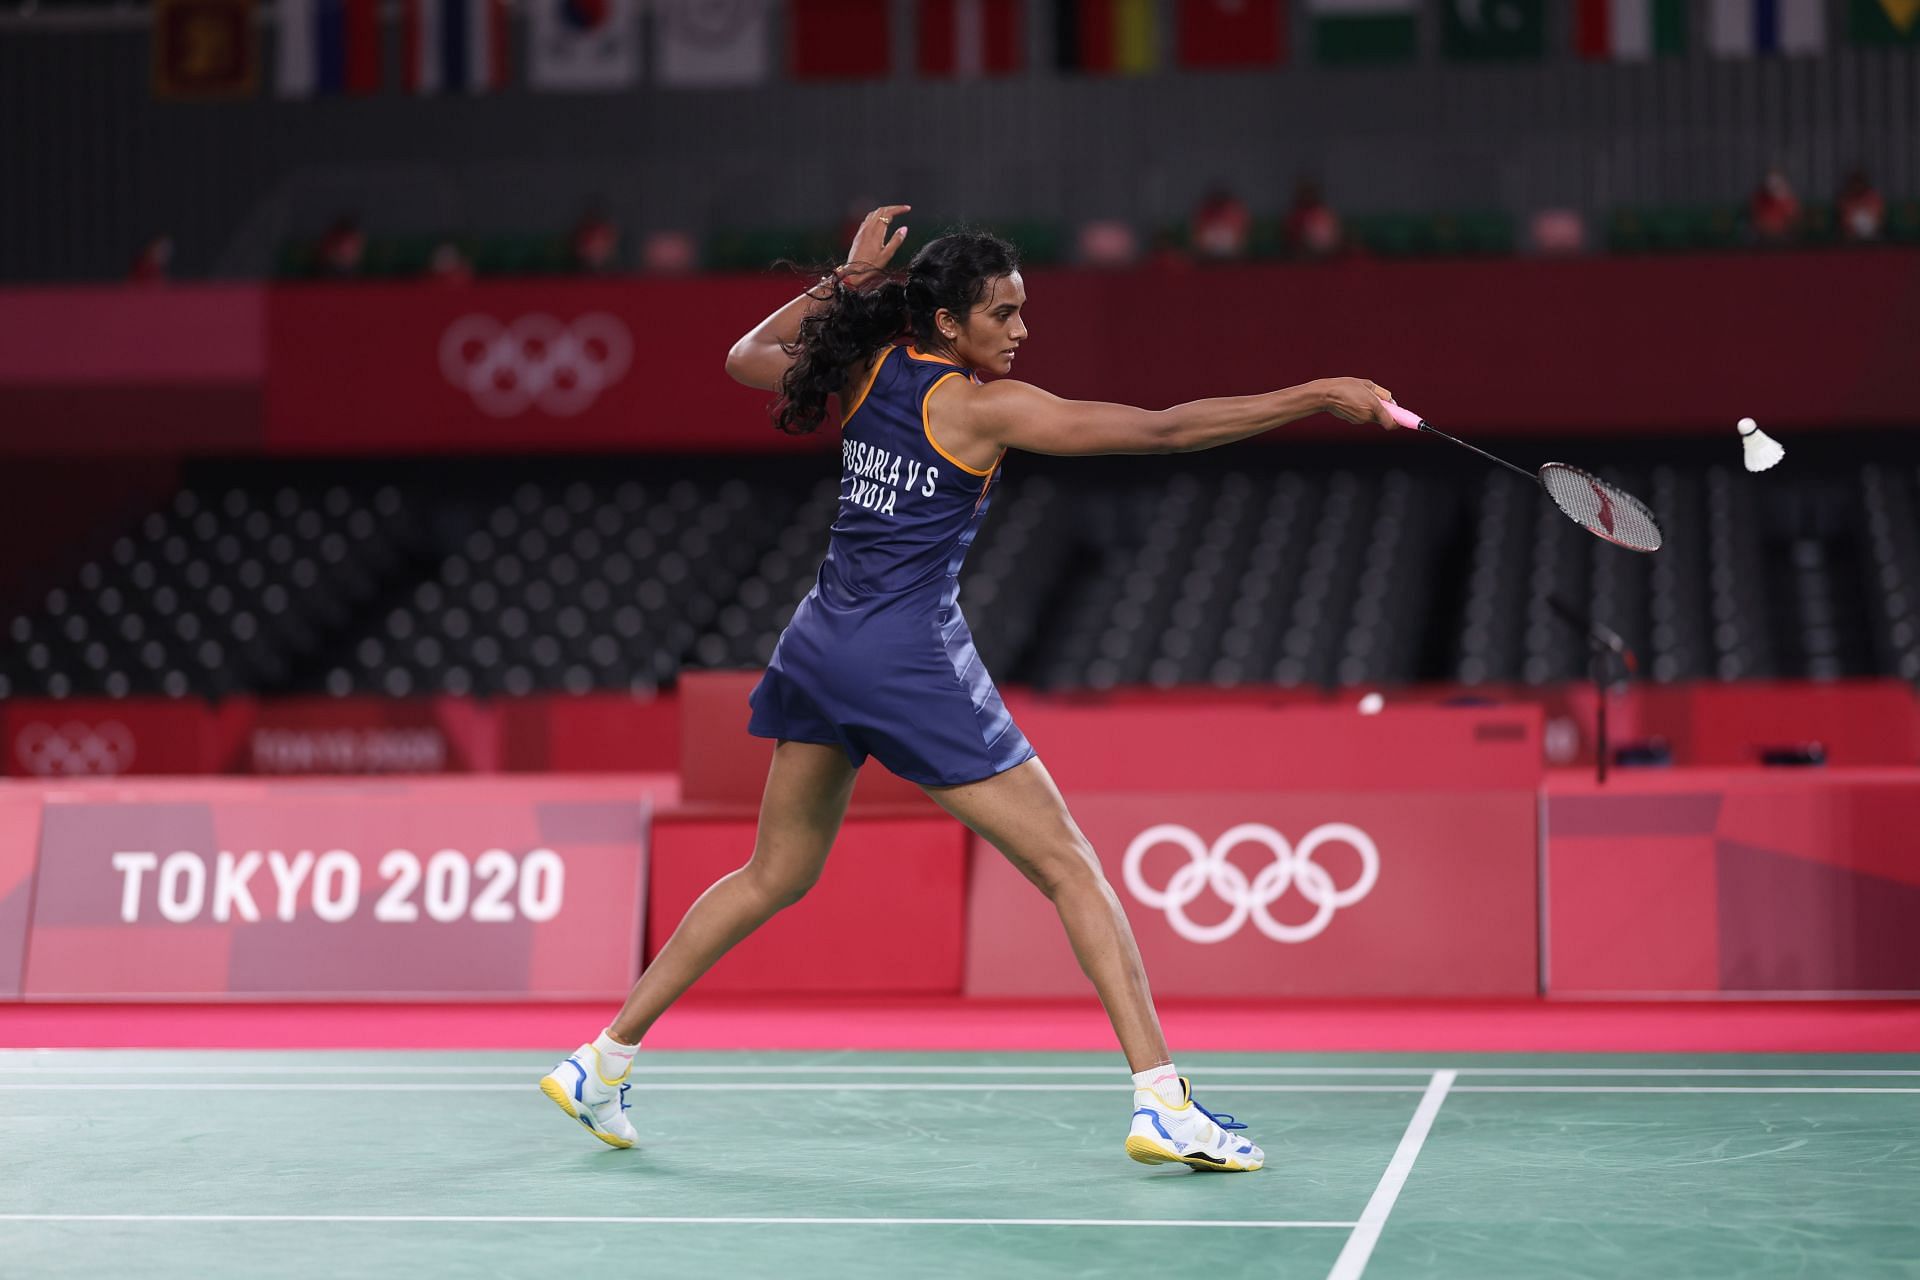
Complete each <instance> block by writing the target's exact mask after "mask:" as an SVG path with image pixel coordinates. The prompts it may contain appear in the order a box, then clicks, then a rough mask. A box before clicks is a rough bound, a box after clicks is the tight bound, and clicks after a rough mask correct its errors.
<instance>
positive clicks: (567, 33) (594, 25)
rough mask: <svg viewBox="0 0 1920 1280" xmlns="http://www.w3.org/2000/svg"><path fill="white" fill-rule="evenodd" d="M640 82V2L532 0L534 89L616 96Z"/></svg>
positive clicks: (530, 53) (530, 54) (530, 64)
mask: <svg viewBox="0 0 1920 1280" xmlns="http://www.w3.org/2000/svg"><path fill="white" fill-rule="evenodd" d="M469 2H470V3H471V2H472V0H469ZM638 83H640V0H532V4H531V5H530V6H529V10H528V18H527V85H528V87H530V88H533V89H537V90H543V91H548V92H559V93H610V92H617V91H619V90H622V89H631V88H632V87H633V86H634V85H636V84H638Z"/></svg>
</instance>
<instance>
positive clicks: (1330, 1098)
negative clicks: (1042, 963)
mask: <svg viewBox="0 0 1920 1280" xmlns="http://www.w3.org/2000/svg"><path fill="white" fill-rule="evenodd" d="M552 1061H553V1060H552V1058H551V1057H546V1056H532V1055H527V1054H514V1053H444V1054H420V1053H343V1052H322V1053H306V1054H289V1053H255V1054H247V1053H211V1052H206V1053H202V1052H178V1053H172V1052H147V1051H140V1052H133V1051H126V1052H89V1053H69V1052H19V1051H16V1052H0V1275H3V1276H6V1277H8V1278H9V1280H12V1278H14V1277H29V1276H54V1275H76V1276H89V1277H91V1276H98V1275H102V1274H128V1275H134V1276H140V1277H195V1278H196V1280H198V1278H202V1277H227V1276H235V1277H238V1276H247V1277H253V1276H266V1275H274V1276H278V1275H313V1276H376V1275H402V1274H405V1275H409V1276H459V1275H474V1276H480V1275H486V1276H545V1275H559V1274H564V1273H565V1272H566V1269H568V1268H573V1267H577V1266H579V1265H580V1264H588V1265H590V1266H591V1267H593V1268H594V1271H593V1273H592V1274H595V1275H604V1276H623V1275H641V1276H654V1275H659V1276H668V1275H674V1276H693V1275H711V1276H718V1277H734V1276H778V1277H815V1276H817V1277H835V1278H840V1277H869V1276H872V1277H878V1276H886V1277H920V1276H982V1277H998V1276H1027V1275H1034V1276H1042V1275H1044V1276H1049V1277H1065V1276H1127V1277H1134V1278H1137V1277H1139V1276H1142V1275H1146V1274H1155V1273H1163V1274H1181V1275H1188V1276H1204V1277H1209V1278H1213V1277H1228V1276H1313V1277H1321V1276H1335V1277H1344V1278H1346V1280H1352V1277H1357V1276H1361V1275H1363V1274H1364V1275H1366V1276H1369V1277H1400V1276H1406V1277H1494V1276H1503V1277H1504V1276H1513V1277H1548V1276H1593V1277H1618V1276H1635V1277H1638V1276H1661V1277H1706V1276H1729V1277H1733V1276H1738V1277H1774V1276H1817V1277H1828V1276H1848V1277H1869V1276H1920V1058H1915V1057H1906V1058H1889V1057H1847V1058H1841V1057H1818V1058H1816V1057H1711V1058H1708V1057H1693V1058H1676V1057H1655V1056H1641V1057H1634V1056H1619V1055H1615V1056H1608V1057H1604V1058H1600V1057H1594V1058H1579V1059H1575V1058H1567V1057H1548V1056H1534V1057H1529V1056H1512V1055H1507V1056H1478V1057H1476V1056H1448V1057H1444V1058H1442V1057H1411V1056H1400V1055H1364V1056H1362V1055H1335V1056H1325V1055H1319V1056H1312V1057H1306V1056H1299V1055H1264V1056H1253V1055H1248V1056H1230V1055H1211V1056H1207V1057H1204V1058H1201V1057H1196V1058H1195V1059H1193V1060H1192V1061H1190V1062H1183V1063H1182V1064H1181V1065H1182V1067H1183V1069H1185V1070H1187V1071H1188V1072H1189V1073H1190V1074H1192V1075H1193V1076H1194V1077H1195V1079H1196V1082H1197V1087H1198V1091H1199V1096H1200V1099H1201V1101H1202V1102H1204V1103H1206V1104H1207V1105H1209V1106H1210V1107H1212V1108H1213V1109H1214V1110H1215V1111H1221V1110H1227V1111H1232V1112H1234V1113H1235V1114H1236V1115H1238V1116H1239V1117H1240V1118H1241V1119H1243V1120H1246V1121H1248V1122H1249V1123H1250V1124H1251V1125H1252V1128H1251V1129H1250V1130H1249V1132H1250V1134H1251V1135H1252V1136H1253V1137H1254V1138H1255V1139H1256V1140H1257V1141H1259V1142H1260V1143H1261V1144H1262V1145H1264V1146H1265V1148H1266V1150H1267V1153H1268V1161H1269V1163H1268V1167H1267V1168H1266V1169H1265V1170H1264V1171H1262V1172H1260V1173H1254V1174H1240V1175H1218V1174H1213V1175H1209V1174H1203V1173H1194V1172H1190V1171H1188V1170H1185V1169H1181V1168H1176V1167H1160V1168H1147V1167H1145V1166H1142V1165H1136V1164H1133V1163H1132V1162H1130V1161H1128V1160H1127V1159H1126V1158H1125V1156H1124V1155H1123V1154H1122V1151H1121V1144H1122V1141H1123V1140H1124V1138H1125V1135H1126V1126H1127V1119H1128V1111H1129V1106H1128V1093H1127V1086H1126V1078H1125V1075H1124V1074H1123V1073H1122V1071H1121V1068H1120V1067H1119V1065H1118V1063H1117V1062H1116V1061H1115V1060H1114V1059H1112V1058H1107V1057H1093V1056H1088V1055H1070V1054H976V1055H954V1054H919V1055H915V1054H657V1055H649V1056H647V1057H645V1058H643V1062H644V1064H645V1065H644V1066H643V1067H641V1068H636V1072H635V1076H636V1083H635V1087H634V1089H633V1093H632V1101H633V1103H634V1116H635V1121H636V1123H637V1125H638V1127H639V1129H640V1132H641V1140H642V1147H641V1149H639V1150H635V1151H615V1150H613V1149H611V1148H607V1147H604V1146H602V1145H600V1144H599V1143H598V1142H595V1141H593V1140H592V1139H591V1138H590V1137H589V1136H587V1135H586V1134H585V1133H584V1132H583V1131H582V1130H580V1129H579V1128H578V1127H577V1126H576V1125H575V1124H574V1122H572V1121H570V1120H568V1119H567V1118H566V1117H565V1116H564V1115H562V1114H561V1113H560V1112H559V1111H558V1110H557V1109H556V1108H555V1107H554V1106H553V1105H552V1104H551V1103H550V1102H548V1101H547V1100H546V1099H545V1098H544V1097H542V1096H541V1094H540V1093H539V1091H538V1090H537V1088H536V1087H535V1084H534V1081H535V1080H536V1079H537V1078H538V1077H539V1075H540V1074H541V1073H542V1072H543V1071H545V1070H546V1069H547V1068H548V1067H549V1066H551V1065H552Z"/></svg>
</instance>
